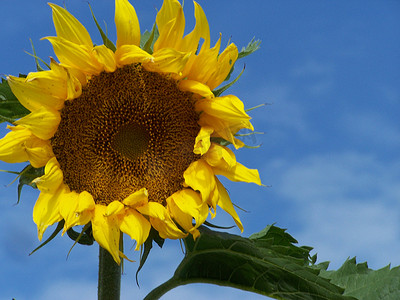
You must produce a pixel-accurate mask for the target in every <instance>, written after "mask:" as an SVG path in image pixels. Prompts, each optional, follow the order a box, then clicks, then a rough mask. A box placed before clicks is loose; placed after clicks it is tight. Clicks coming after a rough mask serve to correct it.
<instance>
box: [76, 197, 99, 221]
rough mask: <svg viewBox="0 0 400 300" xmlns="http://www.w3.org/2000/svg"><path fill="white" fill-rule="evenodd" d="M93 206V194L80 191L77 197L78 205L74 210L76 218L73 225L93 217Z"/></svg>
mask: <svg viewBox="0 0 400 300" xmlns="http://www.w3.org/2000/svg"><path fill="white" fill-rule="evenodd" d="M95 207H96V206H95V202H94V199H93V196H92V195H91V194H90V193H88V192H86V191H83V192H81V193H80V194H79V197H78V205H77V207H76V211H75V213H76V218H77V219H76V220H75V222H76V224H74V225H73V226H75V225H85V224H87V223H89V222H90V221H91V220H92V219H93V216H94V209H95Z"/></svg>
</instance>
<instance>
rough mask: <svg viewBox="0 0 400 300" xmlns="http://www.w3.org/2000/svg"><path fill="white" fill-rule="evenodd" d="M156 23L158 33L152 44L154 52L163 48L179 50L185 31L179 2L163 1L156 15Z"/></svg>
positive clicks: (174, 0)
mask: <svg viewBox="0 0 400 300" xmlns="http://www.w3.org/2000/svg"><path fill="white" fill-rule="evenodd" d="M156 23H157V27H158V31H159V33H160V35H159V37H158V39H157V41H156V42H155V43H154V51H157V50H160V49H163V48H175V49H178V48H179V44H180V43H181V42H182V37H183V32H184V30H185V16H184V14H183V9H182V6H181V4H180V3H179V1H177V0H164V3H163V5H162V7H161V9H160V11H159V12H158V14H157V17H156Z"/></svg>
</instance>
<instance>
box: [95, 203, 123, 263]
mask: <svg viewBox="0 0 400 300" xmlns="http://www.w3.org/2000/svg"><path fill="white" fill-rule="evenodd" d="M105 212H106V206H104V205H101V204H96V207H95V209H94V216H93V220H92V229H93V237H94V238H95V240H96V241H97V242H98V243H99V245H100V246H101V247H103V248H104V249H106V250H107V251H108V252H109V253H110V254H111V255H112V257H113V258H114V260H115V262H116V263H117V264H120V263H121V258H120V254H119V238H120V230H119V224H118V223H119V222H118V218H117V216H110V217H106V216H105Z"/></svg>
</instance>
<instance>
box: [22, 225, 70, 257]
mask: <svg viewBox="0 0 400 300" xmlns="http://www.w3.org/2000/svg"><path fill="white" fill-rule="evenodd" d="M64 223H65V221H64V220H61V221H60V222H58V224H57V227H56V229H55V230H54V231H53V233H52V234H51V235H50V236H49V238H48V239H47V240H45V241H44V242H43V243H41V244H40V245H39V246H38V247H37V248H35V249H34V250H33V251H32V252H31V253H29V255H32V254H33V253H35V252H36V251H38V250H39V249H40V248H42V247H43V246H45V245H46V244H47V243H49V242H50V241H51V240H52V239H54V238H55V237H56V235H57V234H58V233H59V232H60V231H61V229H63V227H64Z"/></svg>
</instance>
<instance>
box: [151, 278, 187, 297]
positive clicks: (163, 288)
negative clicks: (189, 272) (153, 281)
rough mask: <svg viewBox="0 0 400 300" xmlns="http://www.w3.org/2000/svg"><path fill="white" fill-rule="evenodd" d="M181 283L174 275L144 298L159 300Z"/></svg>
mask: <svg viewBox="0 0 400 300" xmlns="http://www.w3.org/2000/svg"><path fill="white" fill-rule="evenodd" d="M180 285H181V282H180V281H179V280H177V279H176V278H174V277H172V278H171V279H169V280H167V281H166V282H164V283H163V284H161V285H159V286H158V287H156V288H155V289H154V290H152V291H151V292H150V293H148V294H147V296H146V297H145V298H144V299H143V300H157V299H160V298H161V296H163V295H164V294H165V293H167V292H168V291H170V290H172V289H174V288H176V287H178V286H180Z"/></svg>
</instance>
